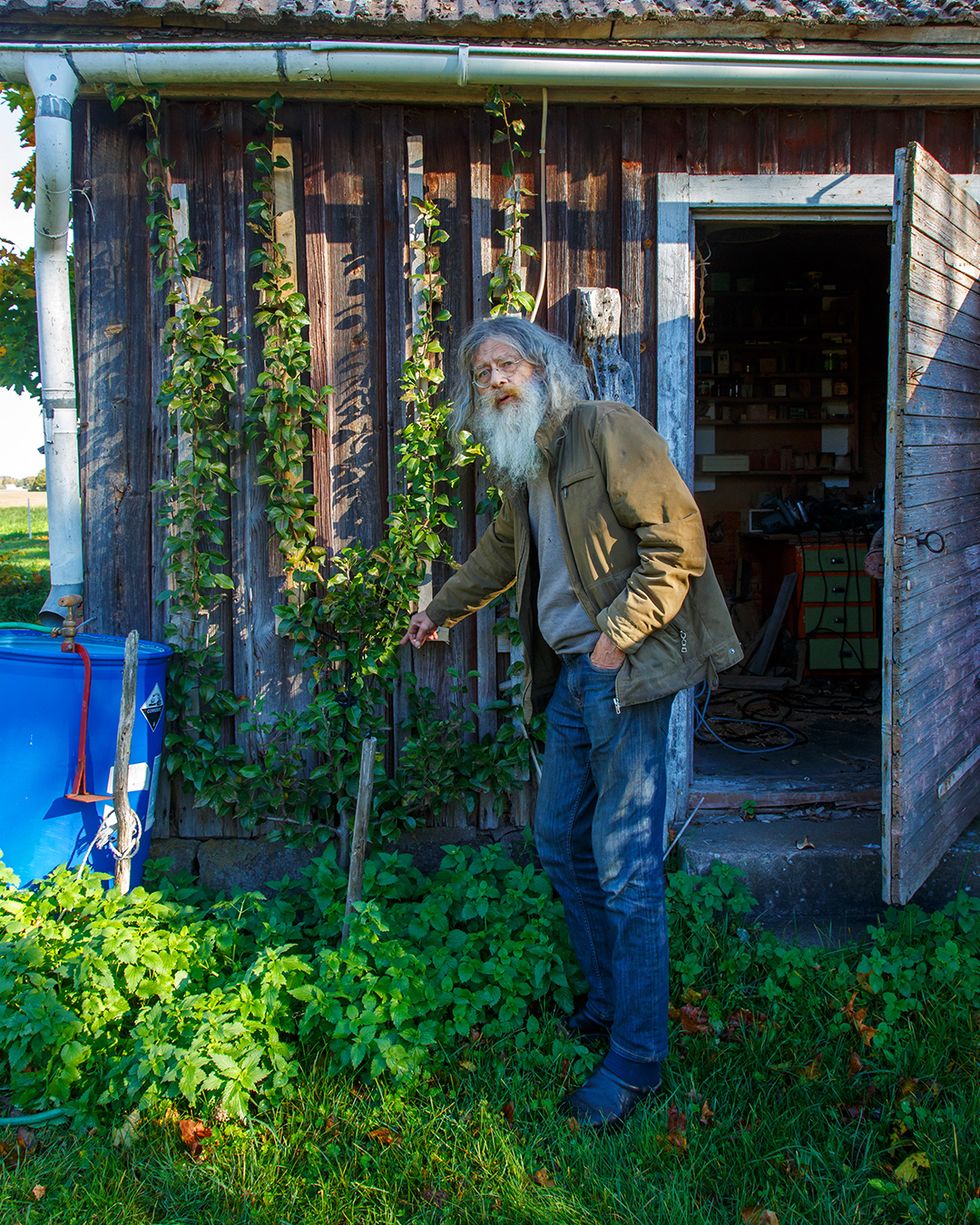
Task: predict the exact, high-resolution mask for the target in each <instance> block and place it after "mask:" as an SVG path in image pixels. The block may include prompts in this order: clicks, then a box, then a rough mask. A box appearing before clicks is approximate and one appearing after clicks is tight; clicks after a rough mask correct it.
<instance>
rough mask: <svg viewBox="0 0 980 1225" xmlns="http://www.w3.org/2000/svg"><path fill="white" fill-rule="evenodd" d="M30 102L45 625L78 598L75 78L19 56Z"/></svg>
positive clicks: (49, 60)
mask: <svg viewBox="0 0 980 1225" xmlns="http://www.w3.org/2000/svg"><path fill="white" fill-rule="evenodd" d="M24 70H25V74H26V77H27V80H28V81H29V83H30V86H31V90H32V91H33V93H34V99H35V103H36V107H37V110H36V117H35V121H34V133H35V136H34V139H35V145H36V149H37V172H36V185H37V191H36V196H35V201H34V283H35V286H36V289H37V331H38V347H39V350H40V366H41V371H40V373H41V411H42V414H43V418H44V468H45V479H46V482H47V489H48V548H49V555H50V559H51V589H50V591H49V593H48V598H47V599H46V600H45V602H44V606H43V608H42V609H41V616H42V617H43V618H44V619H45V620H49V621H50V620H52V619H53V618H54V617H64V609H63V608H59V606H58V598H59V596H64V595H81V594H82V581H83V572H82V501H81V495H80V492H79V483H78V412H77V409H76V396H75V352H74V345H73V342H72V327H71V291H70V288H69V282H68V231H69V229H70V220H69V214H70V203H71V108H72V103H73V102H74V101H75V97H76V95H77V94H78V77H77V76H76V75H75V73H74V72H73V71H72V69H71V67H70V65H69V64H68V61H67V60H66V59H65V57H64V56H62V55H53V54H43V53H42V54H38V55H27V56H24Z"/></svg>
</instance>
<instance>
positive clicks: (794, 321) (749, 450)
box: [692, 221, 889, 810]
mask: <svg viewBox="0 0 980 1225" xmlns="http://www.w3.org/2000/svg"><path fill="white" fill-rule="evenodd" d="M697 250H698V260H697V269H696V275H697V282H696V319H695V327H696V329H697V348H696V353H695V451H696V463H695V491H696V495H697V499H698V503H699V505H700V507H701V511H702V514H703V516H704V522H705V527H706V530H707V533H708V541H709V551H710V553H711V557H712V561H713V563H714V566H715V569H716V571H717V573H718V576H719V579H720V581H721V582H722V585H723V587H724V588H725V590H726V591H727V593H728V595H729V598H730V601H731V606H732V612H733V616H734V619H735V622H736V626H737V628H738V631H739V635H740V637H741V639H742V641H743V644H744V645H745V647H746V661H745V663H744V665H743V666H742V668H741V669H740V670H739V671H738V673H737V674H735V675H732V674H731V673H727V674H725V675H724V677H723V680H722V686H721V688H720V689H719V690H718V691H717V692H716V693H714V694H710V695H709V694H706V693H705V694H701V695H699V697H698V698H697V702H696V705H697V715H696V722H695V753H694V790H693V792H692V799H693V800H697V799H698V798H699V797H700V796H704V797H705V803H706V806H707V807H709V808H711V807H714V808H720V807H729V808H730V807H737V806H739V805H748V804H751V805H752V806H759V807H764V808H769V809H775V810H785V809H790V808H793V807H798V806H799V807H802V806H811V805H814V804H822V803H824V804H829V805H832V806H834V805H844V806H847V807H865V806H867V807H876V808H877V807H879V806H880V798H881V797H880V788H881V750H880V741H881V607H880V605H881V591H880V584H879V582H878V581H877V580H876V579H875V578H874V577H872V576H871V575H869V574H868V573H867V571H866V568H865V561H866V557H867V554H868V550H869V545H870V544H871V543H872V541H873V538H874V535H875V532H876V531H877V529H878V528H879V527H881V524H882V490H883V486H884V481H885V424H884V423H885V408H886V382H887V346H888V330H887V329H888V285H889V246H888V232H887V227H886V226H885V225H882V224H880V223H876V224H868V223H848V222H834V223H810V224H798V223H784V222H778V223H767V222H760V223H748V222H746V223H742V222H736V221H724V222H721V221H719V222H712V223H710V224H709V223H704V224H699V225H698V227H697Z"/></svg>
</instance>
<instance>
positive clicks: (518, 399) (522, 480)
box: [470, 379, 548, 486]
mask: <svg viewBox="0 0 980 1225" xmlns="http://www.w3.org/2000/svg"><path fill="white" fill-rule="evenodd" d="M492 397H493V393H492V392H490V391H485V392H483V393H481V395H480V396H479V397H478V398H477V403H476V407H475V408H474V410H473V413H472V416H471V419H470V430H471V432H472V434H473V436H474V438H476V440H477V441H478V442H480V443H481V444H482V445H483V446H484V447H485V448H486V450H487V452H488V454H489V456H490V461H491V463H492V464H493V466H494V468H496V469H497V470H498V471H499V472H500V473H501V474H502V475H503V476H505V477H506V478H507V480H508V481H509V482H510V483H511V484H512V485H515V486H521V485H526V484H527V482H528V481H530V480H533V479H534V477H536V476H537V475H538V473H539V472H540V471H541V468H542V466H543V465H544V456H543V455H542V454H541V451H540V450H539V449H538V444H537V443H536V442H535V441H534V435H535V434H536V433H537V432H538V429H539V428H540V426H541V423H542V421H544V419H545V414H546V413H547V411H548V397H547V394H546V392H545V387H544V384H543V383H541V382H540V381H539V380H537V379H535V380H534V381H533V382H530V383H527V384H525V386H524V390H523V391H522V392H521V393H520V394H519V395H518V396H515V398H514V399H513V400H512V401H511V402H510V403H509V404H507V405H505V407H503V408H496V407H495V406H494V403H493V398H492Z"/></svg>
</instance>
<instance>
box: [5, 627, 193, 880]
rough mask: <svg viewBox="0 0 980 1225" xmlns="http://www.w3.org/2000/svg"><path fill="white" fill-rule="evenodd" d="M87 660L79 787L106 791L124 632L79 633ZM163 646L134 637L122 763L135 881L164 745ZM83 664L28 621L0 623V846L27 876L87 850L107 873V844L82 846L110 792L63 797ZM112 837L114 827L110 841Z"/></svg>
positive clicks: (71, 861)
mask: <svg viewBox="0 0 980 1225" xmlns="http://www.w3.org/2000/svg"><path fill="white" fill-rule="evenodd" d="M77 640H78V642H80V643H81V644H82V646H84V647H85V648H86V650H87V651H88V653H89V655H90V656H91V659H92V691H91V696H90V699H89V712H88V735H87V747H86V780H85V781H86V787H87V790H88V791H89V792H91V793H99V794H104V795H108V796H111V795H112V781H113V780H112V774H113V767H114V764H115V758H116V733H117V731H118V727H119V701H120V696H121V694H122V671H123V655H124V651H125V645H126V640H125V638H115V637H108V636H103V635H99V634H79V635H78V639H77ZM172 654H173V652H172V651H171V649H170V647H168V646H163V645H162V644H161V643H159V642H141V643H140V644H139V657H138V661H139V662H138V666H137V670H136V718H135V722H134V726H133V744H132V750H131V752H130V757H129V760H130V765H129V788H128V789H129V802H130V804H131V806H132V808H133V809H134V811H135V812H136V814H137V816H138V817H139V819H140V822H141V823H142V826H143V835H142V838H141V839H140V845H139V849H138V850H137V852H136V854H135V856H134V857H133V863H132V876H131V880H132V884H133V885H136V884H138V883H139V881H140V878H141V875H142V871H143V863H144V861H145V859H146V853H147V849H148V847H149V841H150V829H151V828H152V826H153V816H154V812H153V809H154V801H155V799H156V789H157V783H158V782H159V779H160V762H161V757H162V752H163V733H164V723H165V719H164V714H165V698H166V678H167V660H168V659H169V657H170V656H171V655H172ZM83 679H84V663H83V661H82V657H81V656H80V655H78V654H76V653H70V652H66V651H62V649H61V640H60V639H53V638H51V637H49V636H48V635H46V634H41V633H33V632H31V631H30V630H26V629H0V852H2V855H3V861H4V863H5V864H6V865H7V867H8V868H12V869H13V870H14V872H16V873H17V875H18V876H19V877H20V879H21V882H22V883H24V884H26V883H27V881H29V880H36V879H38V878H39V877H41V876H44V875H45V874H46V873H48V872H50V871H51V870H52V868H55V867H57V866H58V864H67V865H68V866H69V867H77V866H78V865H79V864H81V863H82V862H83V860H85V858H86V856H88V862H89V863H90V864H91V866H92V867H93V868H95V869H96V871H99V872H110V873H111V872H112V871H113V867H114V864H115V859H114V857H113V855H112V852H111V851H110V850H109V849H108V848H105V849H103V850H97V849H93V850H92V851H91V853H89V847H90V845H91V843H92V840H93V839H94V838H95V836H96V833H97V831H98V829H99V826H100V825H101V823H102V820H103V818H104V817H105V816H106V815H107V814H108V815H110V816H111V815H112V814H113V804H112V800H111V799H109V800H102V801H98V802H95V801H92V802H86V803H80V802H79V801H77V800H69V799H67V798H66V793H67V792H69V791H71V790H72V782H73V779H74V775H75V766H76V762H77V754H78V729H79V718H80V715H81V707H82V682H83ZM114 842H115V835H113V843H114Z"/></svg>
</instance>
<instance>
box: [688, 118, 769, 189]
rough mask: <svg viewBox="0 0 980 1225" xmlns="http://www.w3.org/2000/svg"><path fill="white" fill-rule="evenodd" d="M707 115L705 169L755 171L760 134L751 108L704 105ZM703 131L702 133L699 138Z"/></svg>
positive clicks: (722, 172) (709, 170)
mask: <svg viewBox="0 0 980 1225" xmlns="http://www.w3.org/2000/svg"><path fill="white" fill-rule="evenodd" d="M702 109H703V110H704V113H705V117H706V125H707V126H706V132H705V134H704V139H705V140H706V152H705V157H704V164H705V170H706V172H707V173H708V174H754V173H755V170H756V156H757V149H758V143H759V136H758V130H757V124H756V117H755V114H754V112H752V111H742V110H735V109H734V108H731V107H711V108H707V107H705V108H702ZM700 138H701V133H699V139H700Z"/></svg>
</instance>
